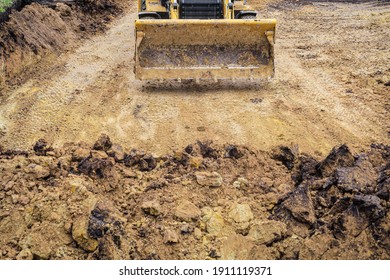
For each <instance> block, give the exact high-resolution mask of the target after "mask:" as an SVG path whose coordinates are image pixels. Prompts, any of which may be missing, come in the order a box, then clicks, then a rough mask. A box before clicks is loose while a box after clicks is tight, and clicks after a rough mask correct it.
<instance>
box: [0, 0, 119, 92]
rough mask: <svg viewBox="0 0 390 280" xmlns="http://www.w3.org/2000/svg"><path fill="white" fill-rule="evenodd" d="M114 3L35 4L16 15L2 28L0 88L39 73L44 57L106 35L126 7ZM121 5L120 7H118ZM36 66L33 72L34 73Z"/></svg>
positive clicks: (87, 0) (95, 0) (84, 0)
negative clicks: (104, 33) (30, 73)
mask: <svg viewBox="0 0 390 280" xmlns="http://www.w3.org/2000/svg"><path fill="white" fill-rule="evenodd" d="M120 2H121V1H112V0H80V1H77V2H76V4H72V5H67V4H63V3H58V4H55V5H54V6H44V5H40V4H38V3H32V4H31V5H27V6H25V7H24V8H23V9H22V10H21V11H14V12H13V13H12V14H11V16H10V19H9V21H8V22H5V23H4V24H2V25H1V26H0V47H1V48H0V61H1V63H2V67H1V70H0V71H1V72H0V86H1V85H3V86H4V84H5V83H6V82H9V83H10V84H16V83H18V82H19V80H20V79H25V78H27V77H28V76H29V75H28V73H27V74H26V73H25V75H21V74H22V73H23V72H26V71H28V70H30V71H31V72H33V71H37V69H39V66H37V65H35V64H36V63H37V62H38V61H40V60H41V59H42V58H43V57H46V56H48V55H50V54H54V55H58V54H60V53H61V52H63V51H65V50H70V49H71V48H72V47H74V46H75V44H77V41H78V40H79V39H82V38H87V37H89V36H90V35H91V34H93V33H96V32H101V31H104V30H105V28H106V26H107V23H109V22H110V21H111V20H112V19H113V16H114V15H117V14H118V13H120V12H121V11H122V10H123V8H124V4H123V3H120ZM118 3H119V4H118ZM32 66H35V67H34V69H31V68H32Z"/></svg>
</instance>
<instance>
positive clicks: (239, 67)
mask: <svg viewBox="0 0 390 280" xmlns="http://www.w3.org/2000/svg"><path fill="white" fill-rule="evenodd" d="M139 1H142V0H139ZM143 1H144V3H145V0H143ZM169 1H174V0H169ZM224 2H229V1H228V0H224ZM239 2H240V1H235V4H237V5H240V3H239ZM146 3H149V4H148V5H146V6H147V7H149V8H150V9H151V8H152V7H153V5H152V3H154V6H155V8H154V11H156V10H159V11H161V12H163V11H164V9H165V7H162V6H161V5H159V4H160V1H150V2H148V1H147V0H146ZM241 5H242V3H241ZM231 6H232V5H230V8H229V7H228V6H226V10H224V11H223V17H224V18H222V19H179V18H178V17H179V10H178V9H179V8H180V7H177V6H176V7H177V9H176V11H170V12H169V17H170V18H168V19H159V18H154V19H151V18H149V17H148V18H147V19H142V18H141V19H138V20H136V22H135V34H136V48H135V67H134V69H135V75H136V78H137V79H140V80H164V79H214V80H217V79H266V78H271V77H273V76H274V41H275V27H276V20H274V19H254V18H253V19H237V18H232V17H233V16H234V15H237V11H235V10H234V6H233V8H232V7H231ZM242 6H243V7H244V8H247V6H244V5H242ZM170 7H171V10H172V9H173V8H172V7H173V5H171V6H170ZM139 8H141V7H139ZM144 8H145V7H144ZM236 17H237V16H236Z"/></svg>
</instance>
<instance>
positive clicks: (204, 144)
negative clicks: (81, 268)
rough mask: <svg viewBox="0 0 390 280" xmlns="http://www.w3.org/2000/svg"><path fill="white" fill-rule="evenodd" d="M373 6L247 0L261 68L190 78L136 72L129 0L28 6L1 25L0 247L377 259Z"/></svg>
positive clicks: (377, 91)
mask: <svg viewBox="0 0 390 280" xmlns="http://www.w3.org/2000/svg"><path fill="white" fill-rule="evenodd" d="M84 2H86V3H87V4H88V5H95V6H93V7H99V3H100V4H101V3H103V4H104V3H105V4H107V3H108V2H109V4H110V5H115V3H116V2H115V1H84ZM359 2H361V1H359ZM381 3H382V2H372V3H366V2H364V3H344V2H343V1H336V2H317V1H312V2H310V1H303V2H299V1H298V2H289V1H278V2H272V1H267V2H266V4H267V5H265V2H262V3H260V1H252V4H253V6H255V7H257V8H259V10H260V14H261V17H272V18H276V19H277V20H278V30H277V42H276V50H275V53H276V78H275V79H274V80H272V81H268V82H263V83H254V82H237V83H232V82H218V83H209V82H207V83H206V82H202V83H201V84H199V85H197V84H191V83H188V84H187V83H186V84H177V83H169V84H156V83H150V84H145V83H141V82H139V81H136V80H135V79H134V74H133V73H132V67H133V63H134V62H133V52H134V25H133V22H134V19H135V7H134V6H130V7H126V6H123V7H122V6H121V7H119V8H118V9H117V8H116V7H115V8H113V10H112V11H111V12H110V13H107V14H105V12H100V13H99V10H98V8H96V9H97V10H96V11H95V12H96V14H99V15H101V17H98V18H100V19H102V18H106V17H108V18H107V22H106V24H109V25H108V26H107V25H106V24H104V26H103V25H99V24H98V21H96V19H95V18H94V17H93V16H91V17H90V18H89V21H88V22H89V25H87V26H89V27H91V26H95V28H92V29H88V28H87V29H85V28H86V27H85V25H84V27H82V25H80V24H82V22H83V21H82V20H81V19H82V16H83V15H84V14H85V11H83V10H82V7H74V8H73V9H70V11H69V9H68V8H66V7H64V6H62V5H60V6H59V8H57V9H55V10H52V9H49V8H44V7H40V6H39V5H36V4H35V5H32V6H31V7H27V8H25V10H24V11H21V12H20V14H18V16H15V17H13V18H12V20H11V21H10V22H9V23H7V24H9V25H8V26H10V27H12V28H14V29H12V30H16V32H14V36H11V35H10V37H7V36H5V35H4V34H10V33H4V32H5V31H4V30H10V29H9V28H8V29H7V28H6V29H4V28H3V29H2V31H1V32H3V33H1V34H2V41H0V45H1V46H3V52H2V53H1V55H2V61H3V66H2V79H3V86H2V90H1V94H0V101H1V102H0V145H1V146H2V148H1V149H0V152H1V154H0V172H1V173H0V182H1V189H0V205H1V208H0V235H1V237H2V238H1V241H0V245H1V246H0V247H1V248H2V252H0V258H10V259H14V258H18V259H24V258H35V259H64V258H66V259H85V258H92V259H95V258H97V259H102V258H108V259H115V258H118V259H121V258H124V259H127V258H134V259H205V258H213V259H220V258H222V259H253V258H269V259H297V258H300V259H321V258H323V259H388V258H389V254H390V247H389V246H390V245H389V238H388V236H389V231H390V228H389V227H390V225H389V223H390V219H389V214H388V209H389V184H390V182H389V147H388V145H389V144H390V141H389V134H390V115H389V109H390V104H389V101H390V98H389V94H390V93H389V85H390V68H389V64H390V63H389V62H390V57H389V53H388V50H389V49H390V42H389V40H388V38H389V35H390V31H389V30H390V8H389V6H388V5H379V4H381ZM61 7H62V8H61ZM89 7H91V6H89ZM64 9H66V10H67V12H66V15H67V16H66V17H68V16H69V15H74V16H71V17H70V18H68V19H66V17H65V16H64V15H63V13H64V11H65V10H64ZM103 10H104V9H103ZM36 11H37V13H39V14H46V15H47V17H49V18H51V19H52V20H50V21H48V22H51V23H53V22H55V23H58V24H56V26H54V27H53V29H51V28H48V29H47V30H46V29H43V31H42V32H43V33H44V34H46V35H47V36H46V35H45V36H43V37H40V36H39V33H38V34H37V33H32V34H30V33H29V31H32V30H31V28H30V29H29V28H28V26H26V24H23V23H25V22H28V20H27V21H26V19H28V13H30V14H33V15H34V14H35V12H36ZM120 11H125V13H124V14H122V15H121V16H118V17H117V18H116V19H115V20H114V21H112V22H111V23H108V22H110V19H112V15H118V14H120ZM69 13H70V14H69ZM26 17H27V18H26ZM44 18H45V17H44ZM19 20H20V21H21V22H18V21H19ZM41 22H42V21H41V20H39V21H37V23H41ZM80 26H81V29H82V30H81V31H80ZM105 26H106V27H105ZM106 28H107V31H106V32H104V33H103V30H105V29H106ZM53 30H54V31H56V32H53ZM64 30H67V31H66V32H64ZM83 30H87V31H86V32H85V33H83ZM88 30H89V31H88ZM18 32H19V33H18ZM91 33H96V34H94V35H93V36H92V35H91ZM18 34H30V35H31V36H30V37H28V36H24V35H23V36H18ZM83 34H84V35H83ZM15 38H16V39H15ZM20 38H24V39H23V40H21V39H20ZM42 38H45V39H47V38H49V40H43V41H42ZM50 38H51V39H50ZM20 40H21V41H20ZM10 42H11V43H10ZM21 62H22V63H21ZM23 63H25V64H23ZM101 133H106V134H108V135H110V137H111V141H112V142H114V143H120V145H121V146H119V145H114V146H112V143H111V141H109V140H108V139H107V138H106V137H101V138H100V140H99V141H98V142H97V143H96V144H95V145H94V142H95V139H97V138H98V137H99V136H100V135H101ZM39 139H45V140H46V141H47V142H45V141H42V140H41V141H39V142H38V143H37V144H36V142H37V141H38V140H39ZM209 140H212V141H213V142H212V143H210V142H209ZM70 142H72V143H70ZM47 143H49V144H47ZM75 143H76V144H75ZM190 143H193V144H192V145H191V146H188V145H189V144H190ZM343 143H346V144H347V145H342V144H343ZM373 143H374V144H373ZM371 144H373V145H371ZM34 145H35V146H34ZM33 146H34V151H32V150H31V149H32V147H33ZM335 146H337V147H336V148H335V149H333V150H332V148H333V147H335ZM122 147H123V148H122ZM142 150H145V151H147V153H145V152H143V151H142ZM331 150H332V152H330V151H331ZM24 151H26V152H24ZM48 241H50V242H48Z"/></svg>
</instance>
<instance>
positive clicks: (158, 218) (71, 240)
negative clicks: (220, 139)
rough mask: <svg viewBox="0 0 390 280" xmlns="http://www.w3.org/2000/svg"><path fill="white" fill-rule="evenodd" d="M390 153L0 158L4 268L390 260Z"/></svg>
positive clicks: (99, 146)
mask: <svg viewBox="0 0 390 280" xmlns="http://www.w3.org/2000/svg"><path fill="white" fill-rule="evenodd" d="M389 159H390V147H389V146H384V145H372V146H371V147H370V148H369V149H368V150H367V151H366V152H365V153H361V154H357V155H354V154H352V153H351V151H350V150H349V148H348V147H347V146H346V145H342V146H339V147H335V148H334V149H333V150H332V151H331V152H330V154H329V155H328V156H327V157H326V158H325V159H322V160H317V159H315V158H313V157H311V156H309V155H306V154H301V153H299V151H298V148H297V147H293V148H289V147H277V148H275V149H274V150H273V151H272V152H263V151H254V150H251V149H249V148H247V147H241V146H234V145H225V146H217V145H214V144H213V143H211V142H204V143H201V142H198V143H195V144H193V145H189V146H187V147H186V148H185V149H184V150H183V151H177V152H173V153H172V154H170V155H166V156H162V157H157V156H154V155H152V154H148V153H144V152H142V151H139V150H135V149H133V150H131V151H124V150H123V148H122V147H121V146H119V145H115V144H112V143H111V141H110V139H109V137H108V136H106V135H102V136H101V137H100V139H99V140H98V141H97V142H96V143H95V144H94V145H93V146H90V145H88V144H86V143H79V144H72V143H71V144H66V145H64V147H63V148H52V147H50V145H48V144H47V143H46V142H45V141H44V140H40V141H38V142H37V144H36V145H35V146H34V148H33V151H27V152H25V151H4V150H2V151H1V153H0V237H1V238H0V248H1V251H0V259H389V256H390V239H389V230H390V216H389V211H388V210H389V187H390V160H389Z"/></svg>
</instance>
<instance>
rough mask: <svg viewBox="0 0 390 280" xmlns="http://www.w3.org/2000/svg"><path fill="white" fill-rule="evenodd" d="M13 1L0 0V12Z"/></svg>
mask: <svg viewBox="0 0 390 280" xmlns="http://www.w3.org/2000/svg"><path fill="white" fill-rule="evenodd" d="M13 2H14V0H0V13H2V12H4V11H5V10H6V9H7V8H8V7H9V6H11V5H12V3H13Z"/></svg>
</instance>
